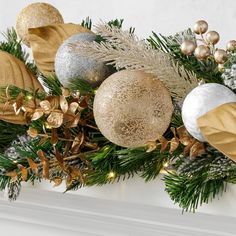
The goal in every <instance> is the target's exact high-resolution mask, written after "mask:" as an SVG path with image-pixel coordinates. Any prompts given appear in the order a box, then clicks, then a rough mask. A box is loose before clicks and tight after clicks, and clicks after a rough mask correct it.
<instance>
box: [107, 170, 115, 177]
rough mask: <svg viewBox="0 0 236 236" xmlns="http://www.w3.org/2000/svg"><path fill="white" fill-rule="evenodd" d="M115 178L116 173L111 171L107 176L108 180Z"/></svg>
mask: <svg viewBox="0 0 236 236" xmlns="http://www.w3.org/2000/svg"><path fill="white" fill-rule="evenodd" d="M115 176H116V173H115V172H113V171H111V172H110V173H109V174H108V176H107V177H108V179H113V178H115Z"/></svg>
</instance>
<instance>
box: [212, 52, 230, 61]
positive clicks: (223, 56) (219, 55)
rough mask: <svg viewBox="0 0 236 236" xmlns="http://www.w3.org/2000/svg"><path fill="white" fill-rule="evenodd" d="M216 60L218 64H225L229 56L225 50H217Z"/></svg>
mask: <svg viewBox="0 0 236 236" xmlns="http://www.w3.org/2000/svg"><path fill="white" fill-rule="evenodd" d="M214 58H215V61H216V62H217V63H218V64H224V63H225V62H226V61H227V58H228V55H227V52H226V51H225V50H223V49H217V50H216V51H215V53H214Z"/></svg>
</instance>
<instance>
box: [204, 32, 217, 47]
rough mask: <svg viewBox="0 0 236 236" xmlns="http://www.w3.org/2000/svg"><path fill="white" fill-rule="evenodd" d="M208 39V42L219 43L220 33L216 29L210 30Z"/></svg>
mask: <svg viewBox="0 0 236 236" xmlns="http://www.w3.org/2000/svg"><path fill="white" fill-rule="evenodd" d="M206 40H207V42H208V43H210V44H213V45H215V44H217V43H218V42H219V40H220V35H219V33H218V32H216V31H209V32H208V33H207V34H206Z"/></svg>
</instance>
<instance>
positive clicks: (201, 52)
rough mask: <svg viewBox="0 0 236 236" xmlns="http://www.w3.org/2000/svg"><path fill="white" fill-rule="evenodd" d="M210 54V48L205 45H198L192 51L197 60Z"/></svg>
mask: <svg viewBox="0 0 236 236" xmlns="http://www.w3.org/2000/svg"><path fill="white" fill-rule="evenodd" d="M210 54H211V51H210V48H209V47H208V46H206V45H199V46H197V47H196V49H195V51H194V55H195V57H196V58H197V59H199V60H204V59H206V58H207V57H208V56H210Z"/></svg>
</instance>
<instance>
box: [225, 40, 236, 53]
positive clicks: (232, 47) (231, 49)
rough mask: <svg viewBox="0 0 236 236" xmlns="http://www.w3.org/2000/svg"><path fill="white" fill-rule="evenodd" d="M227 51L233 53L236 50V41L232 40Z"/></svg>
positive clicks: (227, 46)
mask: <svg viewBox="0 0 236 236" xmlns="http://www.w3.org/2000/svg"><path fill="white" fill-rule="evenodd" d="M226 49H227V51H229V52H231V51H233V50H234V49H236V40H230V41H229V42H228V43H227V45H226Z"/></svg>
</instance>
